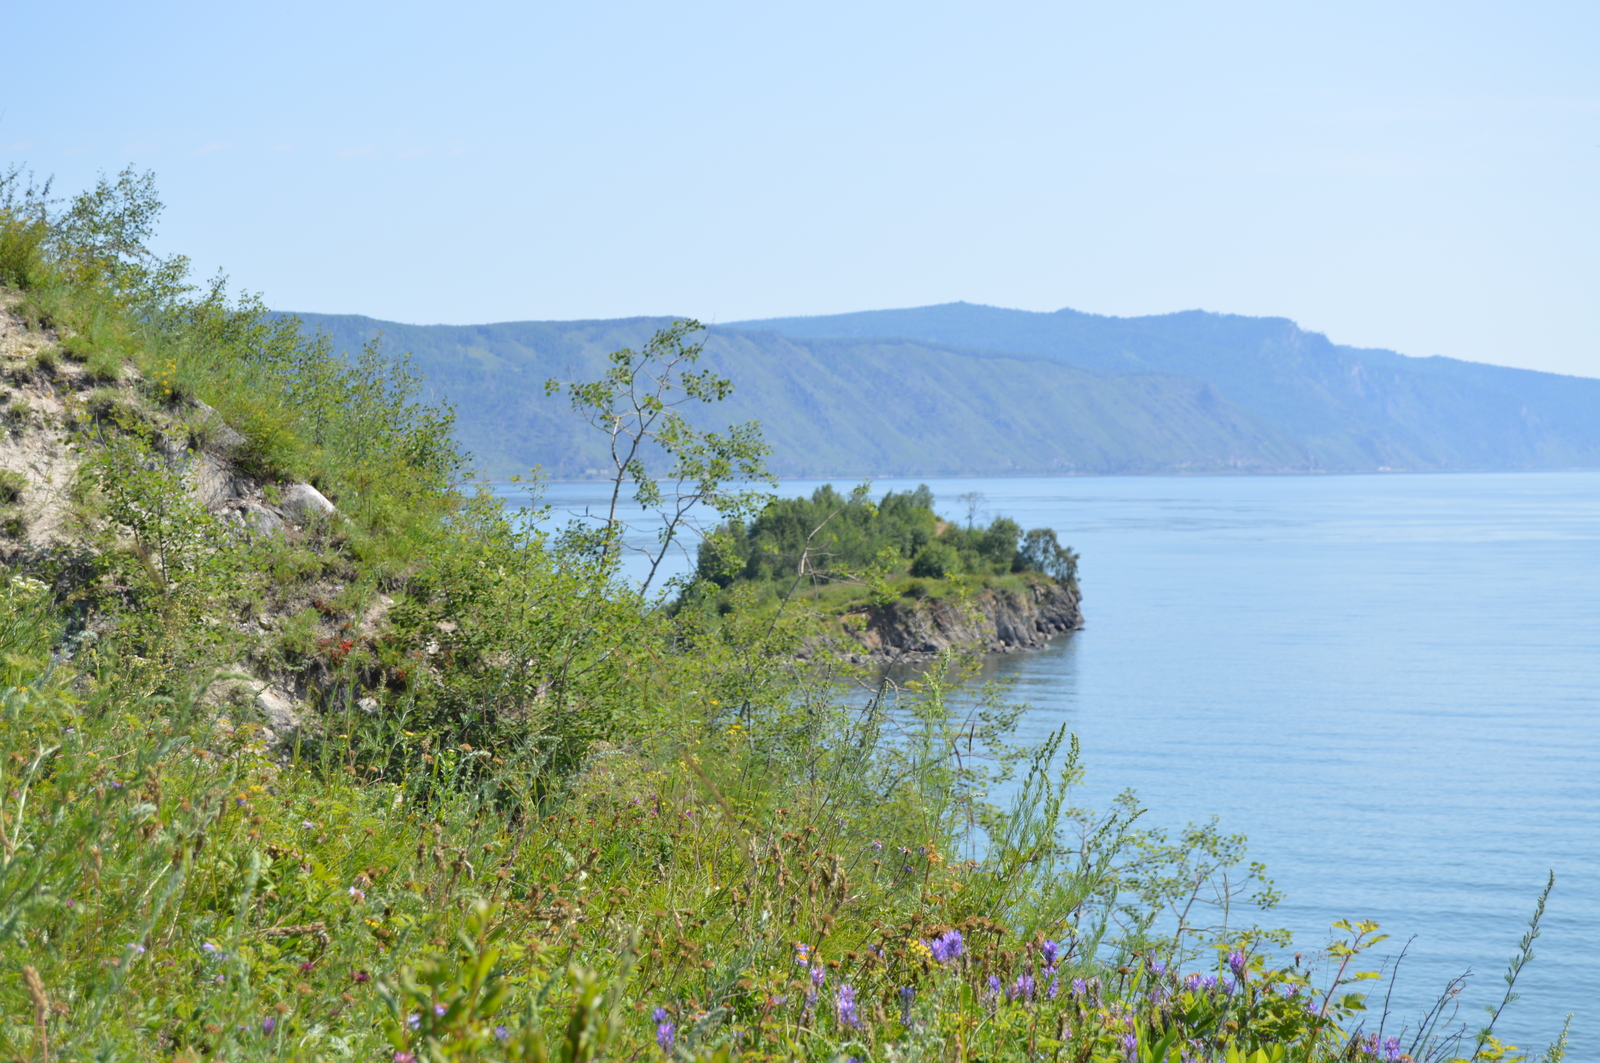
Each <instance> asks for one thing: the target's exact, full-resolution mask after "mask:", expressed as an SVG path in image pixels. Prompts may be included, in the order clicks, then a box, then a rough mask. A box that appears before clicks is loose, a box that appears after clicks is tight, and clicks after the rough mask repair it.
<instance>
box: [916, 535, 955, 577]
mask: <svg viewBox="0 0 1600 1063" xmlns="http://www.w3.org/2000/svg"><path fill="white" fill-rule="evenodd" d="M960 565H961V557H960V556H959V555H958V554H957V553H956V552H955V550H954V549H953V548H952V547H950V546H948V545H946V544H945V543H941V542H932V543H929V544H928V545H927V546H924V547H923V548H922V549H921V550H918V551H917V556H916V557H914V558H912V559H911V574H912V575H913V576H916V577H917V578H919V579H944V578H946V577H947V576H950V575H951V574H952V573H954V572H955V571H956V570H957V569H958V568H959V567H960Z"/></svg>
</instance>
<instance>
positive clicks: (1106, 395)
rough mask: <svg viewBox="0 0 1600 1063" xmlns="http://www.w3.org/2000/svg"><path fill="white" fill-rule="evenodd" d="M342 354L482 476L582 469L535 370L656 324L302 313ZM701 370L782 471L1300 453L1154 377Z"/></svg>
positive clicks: (1265, 458)
mask: <svg viewBox="0 0 1600 1063" xmlns="http://www.w3.org/2000/svg"><path fill="white" fill-rule="evenodd" d="M301 317H302V318H303V320H304V321H305V323H306V325H307V326H308V327H313V328H324V329H327V330H328V331H329V333H330V334H331V336H332V338H333V341H334V343H335V345H336V346H338V347H340V348H342V349H345V350H356V349H359V348H360V347H361V345H362V344H364V343H366V342H367V341H368V340H369V339H371V338H372V337H373V336H376V335H377V334H378V333H379V332H380V330H381V331H382V333H383V339H384V343H385V346H386V348H388V349H392V350H400V351H410V352H412V354H413V356H414V357H415V359H416V363H417V366H418V368H419V369H421V370H422V372H423V373H424V374H426V376H427V379H428V381H429V386H430V387H431V388H434V389H437V393H438V394H439V395H440V396H442V397H446V398H448V399H450V400H451V401H452V402H454V403H455V404H456V407H457V411H458V414H459V435H460V438H461V441H462V443H463V444H464V445H465V446H466V448H467V449H468V450H470V451H472V453H473V454H474V456H475V458H476V460H477V463H478V464H479V466H480V467H481V468H483V469H484V470H485V471H487V472H489V473H490V474H491V475H497V476H499V475H509V474H511V473H516V472H524V471H526V470H527V469H528V468H530V467H532V466H533V465H535V464H538V465H542V466H543V467H544V469H545V471H546V472H547V473H549V474H551V475H553V476H557V477H575V476H576V477H581V476H584V475H590V474H591V473H590V472H589V470H594V469H598V468H599V467H600V466H601V464H602V462H603V453H602V451H601V449H600V448H601V443H602V440H601V438H600V436H599V434H598V433H596V432H594V431H593V430H591V429H587V428H585V427H584V426H583V425H582V424H581V423H579V422H578V421H577V420H576V419H575V418H573V417H572V416H571V414H570V412H569V411H568V410H567V408H566V404H565V403H564V402H563V401H560V400H555V399H550V398H546V397H545V394H544V388H543V384H544V381H545V380H546V379H548V378H550V377H553V376H554V377H563V378H565V377H567V376H569V375H573V376H577V377H592V376H593V375H595V374H596V373H597V372H598V370H599V368H600V366H601V365H602V363H603V361H604V358H605V355H606V353H607V352H609V351H611V350H614V349H616V348H618V347H623V346H635V347H637V346H639V345H641V344H642V343H644V341H645V340H646V339H648V337H649V336H650V334H651V333H652V332H653V331H654V330H655V329H656V328H658V327H660V326H662V325H664V324H667V323H668V322H667V319H664V318H634V319H627V320H620V321H572V322H512V323H507V324H498V325H481V326H445V325H427V326H416V325H397V324H392V323H388V322H379V321H375V320H372V319H370V318H364V317H353V316H331V315H320V314H304V315H301ZM702 364H703V365H705V366H707V367H709V368H712V369H714V370H716V371H717V372H719V373H722V374H724V375H726V376H728V377H730V378H732V380H733V381H734V383H735V385H736V390H735V391H734V393H733V396H732V398H730V399H729V400H728V401H727V402H725V403H723V404H722V406H721V408H720V409H719V410H718V414H717V415H718V417H719V418H721V419H723V420H725V421H729V422H738V421H745V420H750V419H757V420H760V421H761V423H762V427H763V429H764V431H765V433H766V437H767V439H768V440H769V441H770V442H771V443H772V444H773V447H774V450H775V453H774V455H773V461H772V463H771V464H772V467H773V469H774V471H775V472H777V473H778V474H779V475H782V476H790V477H793V476H888V475H904V476H936V475H961V474H1001V473H1050V472H1056V473H1074V472H1076V473H1113V472H1158V471H1168V470H1184V471H1196V472H1205V471H1229V470H1240V469H1248V470H1273V469H1288V468H1304V467H1307V464H1308V459H1307V455H1306V451H1305V449H1304V448H1303V447H1301V446H1299V445H1297V444H1296V443H1295V442H1294V440H1293V439H1292V438H1291V437H1289V436H1288V435H1287V434H1286V433H1284V432H1281V431H1278V430H1276V429H1274V428H1272V427H1271V426H1269V425H1267V424H1266V423H1265V422H1263V421H1262V420H1261V419H1260V418H1258V417H1254V416H1252V415H1251V414H1249V413H1247V412H1246V411H1245V410H1243V409H1241V408H1240V407H1238V406H1237V405H1235V404H1233V403H1230V402H1228V401H1227V400H1225V399H1222V398H1220V397H1219V396H1218V395H1217V393H1216V391H1215V389H1214V388H1212V387H1210V386H1209V385H1207V384H1205V383H1203V382H1201V381H1197V380H1194V379H1192V378H1188V377H1182V376H1175V375H1172V374H1169V373H1101V372H1095V371H1091V370H1084V369H1078V368H1074V367H1070V366H1065V365H1062V364H1060V363H1059V362H1058V361H1056V360H1054V359H1052V358H1049V357H1041V356H1039V355H1009V354H993V353H985V352H980V351H971V350H959V349H955V348H951V347H948V346H941V345H936V344H926V343H913V342H907V341H902V340H888V341H877V340H872V341H858V340H791V339H786V338H784V337H782V336H778V335H776V334H774V333H747V332H740V331H735V330H729V329H721V328H712V329H710V330H709V332H708V334H707V336H706V348H705V356H704V360H703V362H702Z"/></svg>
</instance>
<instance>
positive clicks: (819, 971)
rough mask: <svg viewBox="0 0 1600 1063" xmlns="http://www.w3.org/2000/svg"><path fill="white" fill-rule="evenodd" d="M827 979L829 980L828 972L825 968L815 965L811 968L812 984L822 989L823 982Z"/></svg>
mask: <svg viewBox="0 0 1600 1063" xmlns="http://www.w3.org/2000/svg"><path fill="white" fill-rule="evenodd" d="M827 980H828V972H827V971H826V970H824V969H823V968H821V967H813V968H811V984H812V985H814V986H816V987H817V988H818V989H821V988H822V983H823V982H826V981H827Z"/></svg>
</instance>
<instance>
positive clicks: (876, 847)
mask: <svg viewBox="0 0 1600 1063" xmlns="http://www.w3.org/2000/svg"><path fill="white" fill-rule="evenodd" d="M872 851H873V852H875V853H881V852H883V843H882V842H880V841H878V840H877V839H876V838H874V839H873V840H872Z"/></svg>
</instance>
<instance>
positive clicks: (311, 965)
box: [300, 960, 316, 974]
mask: <svg viewBox="0 0 1600 1063" xmlns="http://www.w3.org/2000/svg"><path fill="white" fill-rule="evenodd" d="M314 967H316V964H314V963H312V962H311V961H310V960H307V961H306V962H305V963H302V964H301V965H300V973H301V974H305V973H307V972H309V971H311V970H312V969H313V968H314Z"/></svg>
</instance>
